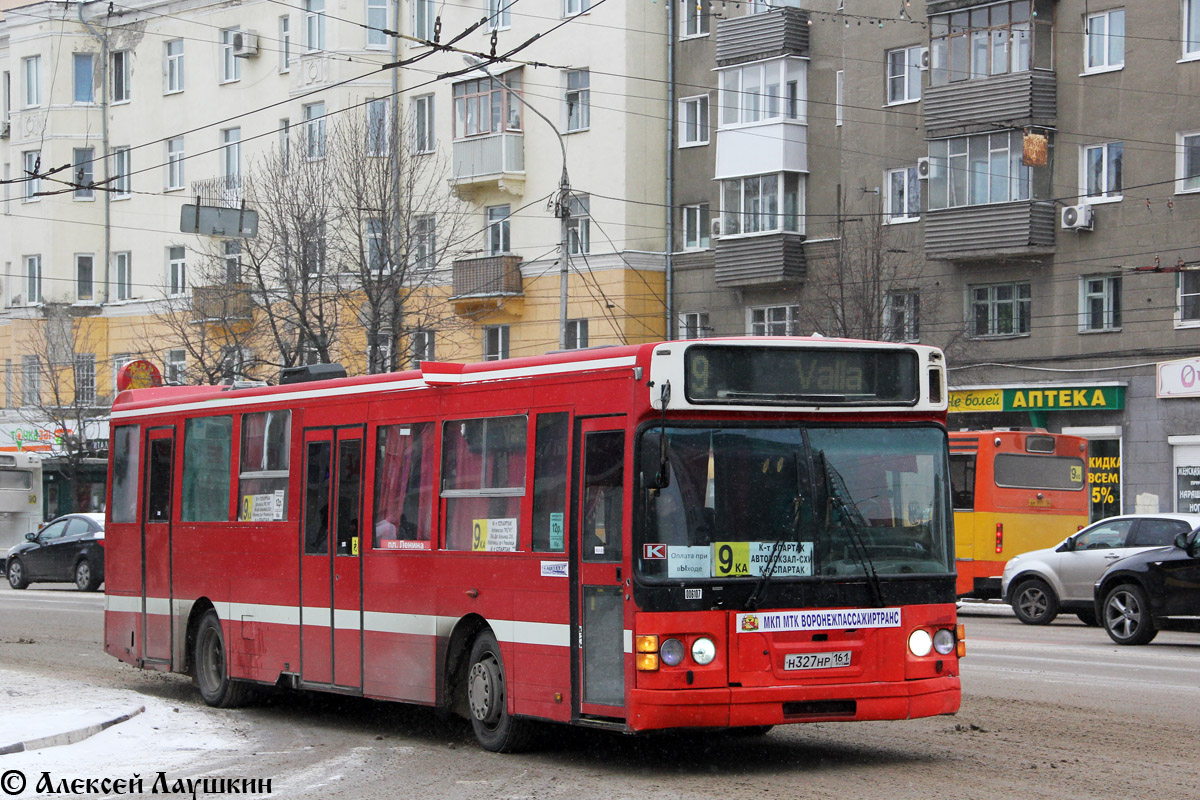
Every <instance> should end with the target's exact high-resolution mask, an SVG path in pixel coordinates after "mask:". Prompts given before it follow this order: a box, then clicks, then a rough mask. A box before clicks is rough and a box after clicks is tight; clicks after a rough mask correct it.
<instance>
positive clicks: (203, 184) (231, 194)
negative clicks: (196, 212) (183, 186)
mask: <svg viewBox="0 0 1200 800" xmlns="http://www.w3.org/2000/svg"><path fill="white" fill-rule="evenodd" d="M191 196H192V197H198V198H200V205H202V206H218V207H221V208H239V207H240V206H241V205H242V200H244V199H245V193H244V192H243V191H242V176H241V175H218V176H217V177H215V178H205V179H204V180H200V181H192V195H191Z"/></svg>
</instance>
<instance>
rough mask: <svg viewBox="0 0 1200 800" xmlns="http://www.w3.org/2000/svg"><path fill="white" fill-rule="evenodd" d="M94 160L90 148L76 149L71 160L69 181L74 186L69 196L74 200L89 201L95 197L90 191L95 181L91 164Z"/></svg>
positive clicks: (94, 153)
mask: <svg viewBox="0 0 1200 800" xmlns="http://www.w3.org/2000/svg"><path fill="white" fill-rule="evenodd" d="M95 159H96V151H95V149H94V148H91V147H76V148H75V149H74V151H73V155H72V158H71V165H72V169H71V181H72V182H73V183H74V184H75V191H74V192H72V193H71V196H72V197H74V198H75V199H76V200H91V199H92V198H93V197H94V196H95V192H94V191H93V189H92V186H93V182H94V181H95V177H94V169H93V167H92V164H93V162H94V161H95Z"/></svg>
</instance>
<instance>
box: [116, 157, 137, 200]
mask: <svg viewBox="0 0 1200 800" xmlns="http://www.w3.org/2000/svg"><path fill="white" fill-rule="evenodd" d="M132 181H133V168H132V166H131V165H130V151H129V148H128V147H115V148H113V183H112V185H113V199H114V200H119V199H121V198H126V197H129V195H130V194H131V193H132V192H133V186H132Z"/></svg>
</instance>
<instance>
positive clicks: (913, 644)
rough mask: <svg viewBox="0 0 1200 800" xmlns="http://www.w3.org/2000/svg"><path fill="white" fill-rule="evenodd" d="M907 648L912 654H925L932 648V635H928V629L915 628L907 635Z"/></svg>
mask: <svg viewBox="0 0 1200 800" xmlns="http://www.w3.org/2000/svg"><path fill="white" fill-rule="evenodd" d="M908 649H909V650H911V651H912V654H913V655H914V656H927V655H929V651H930V650H932V649H933V637H932V636H930V635H929V631H926V630H922V629H921V628H917V629H916V630H915V631H913V632H912V633H910V634H909V635H908Z"/></svg>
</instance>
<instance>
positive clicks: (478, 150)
mask: <svg viewBox="0 0 1200 800" xmlns="http://www.w3.org/2000/svg"><path fill="white" fill-rule="evenodd" d="M453 169H454V171H453V173H452V181H453V183H454V184H455V185H460V186H462V185H469V184H477V183H490V182H493V181H494V182H496V183H499V184H501V185H503V184H506V183H513V182H519V183H520V184H522V185H523V184H524V180H525V136H524V135H523V134H520V133H497V134H492V135H491V136H475V137H472V138H470V139H459V140H458V141H456V142H454V165H453Z"/></svg>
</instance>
